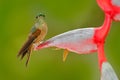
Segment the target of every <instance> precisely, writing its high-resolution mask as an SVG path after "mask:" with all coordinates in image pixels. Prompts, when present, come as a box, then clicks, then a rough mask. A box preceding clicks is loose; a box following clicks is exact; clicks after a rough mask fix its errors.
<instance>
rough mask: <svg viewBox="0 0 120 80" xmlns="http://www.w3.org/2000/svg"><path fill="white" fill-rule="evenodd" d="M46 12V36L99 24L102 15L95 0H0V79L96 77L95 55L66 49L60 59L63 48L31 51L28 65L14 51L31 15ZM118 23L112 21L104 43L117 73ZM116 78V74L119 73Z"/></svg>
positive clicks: (119, 70) (80, 79) (85, 79)
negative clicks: (65, 52) (66, 52)
mask: <svg viewBox="0 0 120 80" xmlns="http://www.w3.org/2000/svg"><path fill="white" fill-rule="evenodd" d="M41 12H42V13H44V14H46V22H47V24H48V28H49V31H48V34H47V36H46V39H48V38H50V37H52V36H55V35H57V34H60V33H63V32H65V31H68V30H72V29H76V28H85V27H91V26H92V27H95V26H100V25H101V24H102V22H103V19H104V14H103V12H102V11H101V9H100V8H99V7H98V5H97V3H96V0H0V37H1V38H0V80H99V78H100V73H99V68H98V60H97V54H96V53H94V54H89V55H78V54H75V53H72V52H70V54H69V56H68V58H67V60H66V62H62V54H63V50H57V51H56V50H55V49H53V48H49V49H43V50H40V51H37V52H33V54H32V57H31V59H30V62H29V65H28V67H27V68H26V67H25V60H26V59H24V60H23V61H20V59H18V58H17V56H16V55H17V53H18V51H19V49H20V48H21V46H22V45H23V43H24V42H25V40H26V39H27V36H28V33H29V31H30V29H31V27H32V25H33V24H34V20H35V16H36V15H37V14H39V13H41ZM119 34H120V22H113V24H112V27H111V31H110V34H109V36H108V37H107V41H106V44H105V51H106V56H107V58H108V60H109V62H110V63H111V64H112V66H113V67H114V69H115V71H116V73H117V75H118V76H119V75H120V58H119V57H120V36H119ZM119 78H120V76H119Z"/></svg>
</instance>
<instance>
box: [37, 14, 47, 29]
mask: <svg viewBox="0 0 120 80" xmlns="http://www.w3.org/2000/svg"><path fill="white" fill-rule="evenodd" d="M44 19H45V15H44V14H42V13H40V14H39V15H37V16H36V22H35V27H36V28H42V25H43V24H44V23H45V21H44Z"/></svg>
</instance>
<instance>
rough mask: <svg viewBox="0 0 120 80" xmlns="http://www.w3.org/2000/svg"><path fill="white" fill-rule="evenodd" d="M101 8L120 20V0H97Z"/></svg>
mask: <svg viewBox="0 0 120 80" xmlns="http://www.w3.org/2000/svg"><path fill="white" fill-rule="evenodd" d="M97 3H98V5H99V6H100V8H101V9H102V10H103V11H104V12H105V13H107V14H109V15H110V16H111V19H113V20H115V21H120V1H119V0H97Z"/></svg>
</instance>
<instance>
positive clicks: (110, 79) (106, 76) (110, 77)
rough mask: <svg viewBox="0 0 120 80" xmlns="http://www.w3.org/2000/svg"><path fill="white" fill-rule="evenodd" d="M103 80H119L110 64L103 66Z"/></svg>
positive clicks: (105, 63)
mask: <svg viewBox="0 0 120 80" xmlns="http://www.w3.org/2000/svg"><path fill="white" fill-rule="evenodd" d="M101 80H119V79H118V77H117V75H116V74H115V71H114V70H113V68H112V66H111V65H110V64H109V63H108V62H104V63H103V64H102V72H101Z"/></svg>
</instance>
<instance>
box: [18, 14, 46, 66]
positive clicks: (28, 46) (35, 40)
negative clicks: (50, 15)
mask: <svg viewBox="0 0 120 80" xmlns="http://www.w3.org/2000/svg"><path fill="white" fill-rule="evenodd" d="M44 19H45V15H44V14H39V15H37V16H36V18H35V24H34V25H33V27H32V29H31V31H30V33H29V36H28V39H27V41H26V42H25V43H24V45H23V46H22V48H21V49H20V51H19V52H18V57H21V59H23V58H24V56H25V55H27V61H26V66H27V64H28V62H29V59H30V54H31V53H32V51H33V50H34V47H35V46H37V45H38V44H40V43H41V42H42V40H43V39H44V38H45V36H46V34H47V30H48V28H47V24H46V22H45V20H44Z"/></svg>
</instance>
